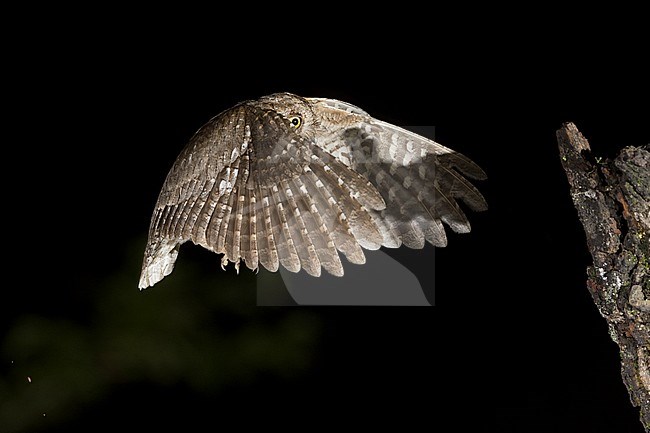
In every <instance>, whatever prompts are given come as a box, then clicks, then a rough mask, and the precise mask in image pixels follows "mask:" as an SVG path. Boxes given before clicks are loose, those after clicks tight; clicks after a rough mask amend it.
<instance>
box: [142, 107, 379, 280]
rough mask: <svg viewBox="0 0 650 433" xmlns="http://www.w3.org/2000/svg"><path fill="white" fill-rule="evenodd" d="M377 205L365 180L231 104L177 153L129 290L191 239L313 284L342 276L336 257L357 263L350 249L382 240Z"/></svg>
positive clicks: (281, 126)
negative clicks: (313, 279) (309, 278)
mask: <svg viewBox="0 0 650 433" xmlns="http://www.w3.org/2000/svg"><path fill="white" fill-rule="evenodd" d="M384 207H385V203H384V201H383V199H382V197H381V195H380V194H379V192H378V191H377V190H376V188H375V187H374V186H373V185H372V184H371V183H370V182H368V180H367V179H366V178H365V177H363V176H361V175H360V174H359V173H357V172H355V171H353V170H352V169H351V168H350V167H348V166H347V165H345V164H343V163H342V162H341V161H339V160H338V159H336V158H334V157H333V156H332V155H331V154H329V153H328V152H327V151H325V150H324V149H322V148H320V147H318V146H316V145H315V144H314V142H313V141H310V140H309V139H307V138H304V137H302V136H300V135H299V134H296V133H295V132H294V130H293V129H292V128H291V127H290V125H289V123H288V121H287V120H286V119H284V118H283V117H281V116H280V115H278V114H277V113H275V112H274V111H272V110H265V109H262V108H259V107H256V106H255V105H254V104H246V103H244V104H240V105H238V106H235V107H233V108H232V109H230V110H227V111H225V112H223V113H221V114H219V115H218V116H216V117H215V118H213V119H212V120H210V121H209V122H208V123H207V124H206V125H204V126H203V127H202V128H201V129H200V130H199V131H198V132H197V133H196V134H195V135H194V137H193V138H192V139H191V140H190V142H189V143H188V145H187V146H186V147H185V149H183V151H182V152H181V154H180V155H179V157H178V158H177V160H176V161H175V163H174V165H173V167H172V169H171V170H170V172H169V174H168V176H167V178H166V180H165V183H164V185H163V188H162V190H161V192H160V195H159V198H158V201H157V203H156V207H155V210H154V213H153V216H152V219H151V224H150V228H149V239H148V242H147V247H146V250H145V257H144V261H143V265H142V273H141V277H140V282H139V287H140V288H146V287H148V286H151V285H153V284H155V283H157V282H158V281H160V280H162V279H163V278H164V277H165V276H166V275H169V273H171V271H172V269H173V266H174V262H175V261H176V258H177V255H178V249H179V247H180V245H181V244H183V243H184V242H187V241H192V242H193V243H195V244H198V245H201V246H203V247H205V248H207V249H209V250H211V251H214V252H216V253H223V254H224V256H223V259H222V265H223V264H226V263H228V261H232V262H234V263H235V264H236V267H237V269H239V268H238V266H239V263H240V260H241V259H243V261H244V263H245V264H246V266H247V267H249V268H250V269H257V267H258V265H259V264H261V265H263V266H264V267H266V268H267V269H269V270H271V271H276V270H277V269H278V266H279V264H281V265H283V266H284V267H285V268H287V269H288V270H290V271H294V272H297V271H299V270H300V269H301V268H303V269H305V270H306V271H307V272H308V273H309V274H311V275H315V276H318V275H320V272H321V267H323V268H325V269H326V270H327V271H329V272H330V273H332V274H334V275H342V274H343V268H342V265H341V262H340V259H339V256H338V253H337V251H340V252H342V253H343V254H344V255H346V257H347V258H348V259H349V260H350V261H352V262H354V263H363V262H364V261H365V257H364V255H363V252H362V250H361V248H360V246H363V247H365V248H368V249H378V248H379V247H380V245H381V243H382V241H383V236H382V235H381V233H380V232H379V229H378V227H377V226H376V224H375V222H374V220H373V218H372V216H371V214H370V212H369V210H380V209H383V208H384Z"/></svg>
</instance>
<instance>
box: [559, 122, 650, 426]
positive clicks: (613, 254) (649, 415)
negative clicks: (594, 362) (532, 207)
mask: <svg viewBox="0 0 650 433" xmlns="http://www.w3.org/2000/svg"><path fill="white" fill-rule="evenodd" d="M557 141H558V145H559V148H560V157H561V159H562V165H563V167H564V170H565V172H566V175H567V178H568V180H569V185H570V189H571V197H572V199H573V203H574V205H575V207H576V209H577V210H578V217H579V218H580V221H581V223H582V225H583V227H584V230H585V234H586V236H587V246H588V248H589V251H590V252H591V256H592V258H593V266H590V267H589V268H588V269H587V275H588V278H587V288H588V289H589V292H590V293H591V296H592V298H593V300H594V302H595V303H596V306H597V307H598V310H599V311H600V314H601V315H602V316H603V317H604V318H605V320H606V321H607V323H608V325H609V333H610V336H611V337H612V339H613V340H614V341H615V342H616V343H617V344H618V346H619V348H620V354H621V373H622V376H623V382H624V383H625V386H626V387H627V389H628V392H629V394H630V399H631V401H632V404H633V405H634V406H637V407H640V409H641V422H642V423H643V426H644V427H645V429H646V431H650V147H649V146H644V147H641V148H635V147H626V148H624V149H622V150H621V151H620V153H619V154H618V156H617V157H616V158H615V159H614V160H602V159H600V158H597V157H595V156H593V155H592V154H591V149H590V147H589V143H588V142H587V140H586V139H585V138H584V137H583V135H582V134H581V133H580V131H578V129H577V128H576V126H575V125H574V124H573V123H566V124H564V125H563V126H562V128H560V129H559V130H558V131H557Z"/></svg>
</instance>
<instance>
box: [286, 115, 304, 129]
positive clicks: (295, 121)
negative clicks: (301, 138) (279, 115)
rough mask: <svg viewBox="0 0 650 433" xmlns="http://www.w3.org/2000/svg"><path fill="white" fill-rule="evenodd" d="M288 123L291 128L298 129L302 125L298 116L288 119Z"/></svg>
mask: <svg viewBox="0 0 650 433" xmlns="http://www.w3.org/2000/svg"><path fill="white" fill-rule="evenodd" d="M289 122H290V123H291V127H292V128H296V129H298V128H300V125H302V117H300V116H291V117H289Z"/></svg>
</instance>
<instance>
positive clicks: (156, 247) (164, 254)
mask: <svg viewBox="0 0 650 433" xmlns="http://www.w3.org/2000/svg"><path fill="white" fill-rule="evenodd" d="M180 246H181V244H180V243H179V242H178V241H177V240H170V239H162V240H161V241H160V243H158V244H149V245H147V250H146V253H145V255H144V261H143V263H142V273H141V274H140V282H139V283H138V287H139V288H140V290H142V289H146V288H147V287H150V286H153V285H154V284H156V283H157V282H158V281H160V280H162V279H163V278H165V277H166V276H167V275H169V274H171V272H172V270H173V269H174V263H175V262H176V258H177V257H178V249H179V247H180Z"/></svg>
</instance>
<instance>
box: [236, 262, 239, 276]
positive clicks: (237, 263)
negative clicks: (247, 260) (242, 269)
mask: <svg viewBox="0 0 650 433" xmlns="http://www.w3.org/2000/svg"><path fill="white" fill-rule="evenodd" d="M235 271H237V275H239V259H237V261H236V262H235Z"/></svg>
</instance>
